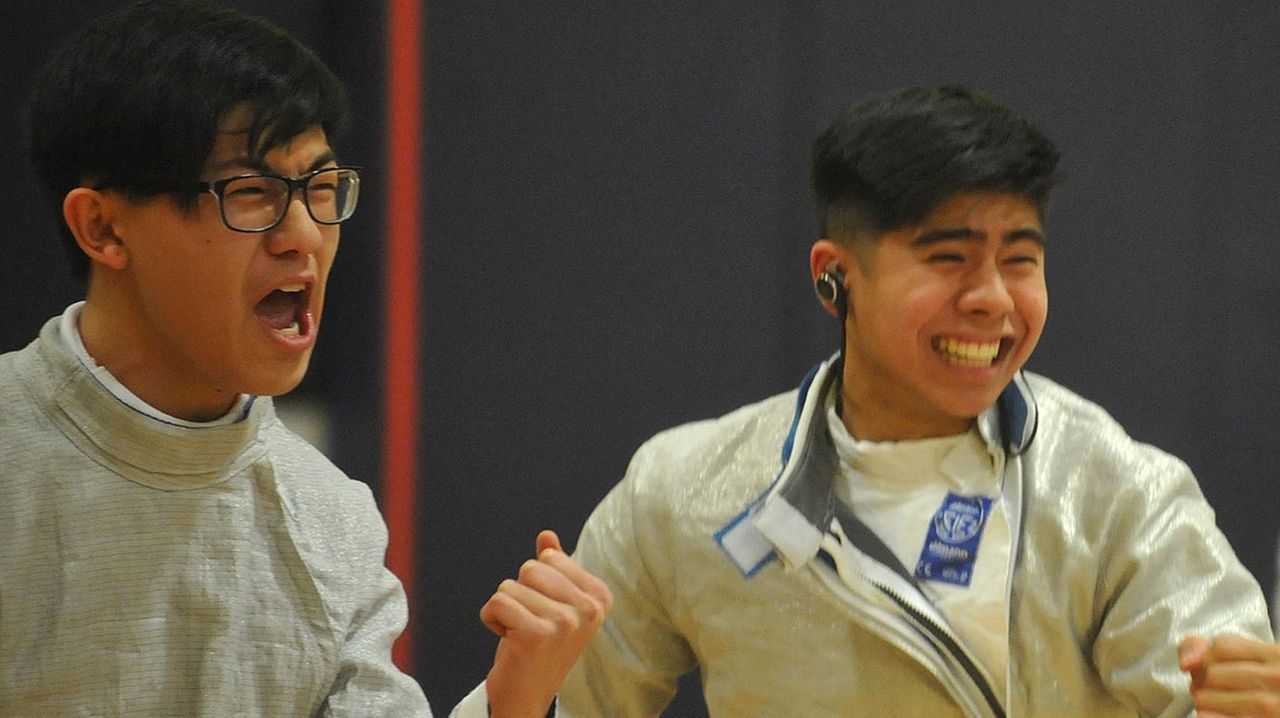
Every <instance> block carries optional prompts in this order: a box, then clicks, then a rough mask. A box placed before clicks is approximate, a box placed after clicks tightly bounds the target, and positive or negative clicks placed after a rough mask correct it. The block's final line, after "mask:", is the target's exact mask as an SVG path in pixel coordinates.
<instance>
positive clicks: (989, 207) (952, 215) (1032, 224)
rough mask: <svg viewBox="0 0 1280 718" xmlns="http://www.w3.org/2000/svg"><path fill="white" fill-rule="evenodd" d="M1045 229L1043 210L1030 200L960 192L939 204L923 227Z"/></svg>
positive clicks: (922, 222)
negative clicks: (1041, 211)
mask: <svg viewBox="0 0 1280 718" xmlns="http://www.w3.org/2000/svg"><path fill="white" fill-rule="evenodd" d="M947 225H954V226H955V227H956V228H958V229H959V228H965V227H969V228H974V229H976V228H978V226H984V227H989V228H991V229H997V228H1001V227H1006V228H1010V229H1021V228H1031V229H1042V228H1043V222H1042V218H1041V216H1040V210H1039V208H1038V207H1036V205H1034V204H1032V202H1031V201H1030V200H1028V199H1027V198H1025V197H1023V196H1021V195H1017V194H1013V193H1009V192H959V193H957V194H953V195H951V196H950V197H948V198H946V199H944V200H943V201H941V202H939V203H938V204H937V205H935V206H934V207H933V209H931V210H929V213H928V214H926V215H925V217H924V219H923V220H921V222H920V225H919V227H921V228H929V229H934V228H938V227H944V226H947Z"/></svg>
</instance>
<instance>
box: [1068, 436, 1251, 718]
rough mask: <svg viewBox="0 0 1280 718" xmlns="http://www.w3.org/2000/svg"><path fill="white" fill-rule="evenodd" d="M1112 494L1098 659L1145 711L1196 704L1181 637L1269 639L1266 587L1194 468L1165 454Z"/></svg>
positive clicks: (1178, 710)
mask: <svg viewBox="0 0 1280 718" xmlns="http://www.w3.org/2000/svg"><path fill="white" fill-rule="evenodd" d="M1135 473H1136V476H1135V477H1134V478H1135V479H1136V481H1133V482H1126V484H1125V486H1124V487H1123V488H1121V489H1119V490H1118V491H1117V492H1116V495H1115V496H1114V504H1113V506H1112V508H1111V509H1101V508H1100V509H1099V510H1100V511H1107V513H1109V514H1110V516H1109V523H1110V529H1109V530H1110V532H1111V533H1112V536H1111V539H1110V540H1109V541H1108V542H1107V548H1106V554H1105V555H1106V557H1107V558H1105V559H1104V561H1103V563H1102V568H1101V570H1100V572H1099V574H1098V586H1097V590H1098V596H1097V600H1096V601H1095V605H1096V606H1097V607H1098V608H1097V609H1096V610H1098V611H1100V612H1102V616H1101V621H1100V623H1099V624H1098V631H1097V635H1096V639H1095V640H1094V643H1093V660H1094V664H1095V666H1096V667H1097V669H1098V672H1099V675H1100V676H1101V678H1102V680H1103V681H1104V682H1106V683H1107V684H1108V687H1109V688H1110V689H1111V691H1112V692H1113V693H1114V694H1115V695H1121V696H1127V697H1129V698H1130V699H1131V700H1132V702H1133V704H1134V707H1135V708H1137V709H1138V710H1140V711H1141V712H1142V713H1143V714H1144V715H1159V716H1185V715H1189V714H1190V713H1191V711H1192V705H1191V697H1190V694H1189V691H1188V679H1187V677H1186V676H1185V675H1184V674H1182V672H1181V671H1180V670H1179V669H1178V657H1177V646H1178V643H1179V642H1180V641H1181V640H1182V639H1184V638H1186V637H1187V636H1189V635H1191V634H1199V635H1202V636H1204V637H1205V638H1208V639H1212V638H1214V637H1218V636H1225V635H1238V636H1244V637H1246V638H1252V639H1256V640H1265V641H1271V640H1273V638H1272V634H1271V628H1270V625H1269V622H1268V616H1267V607H1266V603H1265V601H1264V599H1263V595H1262V589H1261V588H1260V587H1259V585H1258V583H1257V581H1256V580H1255V579H1254V578H1253V576H1252V575H1251V574H1250V573H1249V572H1248V570H1247V569H1245V567H1244V566H1243V565H1242V564H1241V563H1240V561H1239V559H1238V558H1237V557H1236V555H1235V553H1234V552H1233V551H1232V549H1231V546H1230V545H1229V544H1228V542H1227V539H1226V537H1225V536H1224V535H1223V534H1222V532H1221V531H1220V530H1219V529H1218V527H1217V524H1216V523H1215V517H1214V512H1213V509H1212V508H1211V507H1210V506H1209V504H1208V502H1207V501H1206V500H1205V498H1204V496H1203V494H1202V493H1201V491H1200V487H1199V485H1198V484H1197V483H1196V480H1195V477H1194V476H1193V475H1192V473H1191V470H1190V469H1189V468H1188V467H1187V466H1186V464H1184V463H1183V462H1181V461H1179V460H1177V459H1175V458H1173V457H1171V456H1168V455H1164V454H1161V455H1160V456H1158V457H1156V459H1155V460H1154V461H1151V462H1145V463H1144V464H1143V465H1141V466H1140V467H1138V468H1137V469H1136V470H1135Z"/></svg>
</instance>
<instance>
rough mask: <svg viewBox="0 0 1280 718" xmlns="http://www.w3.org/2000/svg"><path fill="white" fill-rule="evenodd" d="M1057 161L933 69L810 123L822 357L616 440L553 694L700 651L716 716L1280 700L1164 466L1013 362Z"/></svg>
mask: <svg viewBox="0 0 1280 718" xmlns="http://www.w3.org/2000/svg"><path fill="white" fill-rule="evenodd" d="M1057 162H1058V151H1057V150H1056V149H1055V148H1054V146H1053V145H1052V143H1050V141H1049V140H1048V139H1046V138H1045V137H1044V136H1043V134H1042V133H1041V132H1040V131H1039V130H1038V129H1036V128H1035V127H1034V126H1032V125H1031V124H1030V123H1028V122H1027V121H1026V120H1025V119H1023V118H1022V117H1020V116H1019V115H1017V114H1016V113H1014V112H1012V111H1011V110H1009V109H1008V108H1006V107H1004V106H1002V105H1000V104H998V103H996V102H994V101H993V100H991V99H989V98H987V97H986V96H984V95H982V94H980V93H976V92H973V91H971V90H967V89H964V88H956V87H935V88H909V89H904V90H898V91H894V92H889V93H886V94H882V95H877V96H874V97H871V98H868V99H867V100H865V101H864V102H862V103H859V104H857V105H855V106H853V107H851V108H849V109H848V110H846V111H845V112H843V113H841V114H840V115H839V116H837V117H836V118H835V120H834V121H833V122H832V123H831V125H830V126H829V127H828V128H827V129H826V130H825V131H824V132H823V133H822V134H821V135H820V136H819V137H818V139H817V141H816V142H815V145H814V153H813V189H814V193H815V196H816V200H817V205H818V214H819V221H820V224H821V228H822V233H823V235H822V239H819V240H818V241H816V242H815V243H814V245H813V247H812V249H811V252H810V269H811V274H812V277H813V279H814V287H815V289H816V290H817V292H818V295H819V298H820V300H821V301H822V303H823V305H824V306H825V307H826V309H827V310H828V311H829V312H831V313H832V314H833V315H835V316H837V317H838V318H839V319H840V321H841V326H842V329H843V339H842V347H841V351H840V352H839V353H837V354H836V356H835V357H833V358H832V359H831V360H829V361H827V362H824V363H822V364H821V365H819V366H818V367H816V368H815V369H814V371H813V372H812V373H811V374H810V375H809V377H808V378H806V379H805V381H804V383H803V384H802V385H801V386H800V388H799V389H798V390H797V391H793V392H788V393H786V394H783V395H779V396H776V397H773V398H770V399H765V400H764V401H761V402H758V403H755V404H751V405H748V406H745V407H742V408H741V409H738V410H737V411H734V412H732V413H729V414H727V415H725V416H722V417H720V418H718V419H714V420H710V421H703V422H697V423H694V424H689V425H686V426H682V427H677V428H675V429H672V430H670V431H667V432H663V433H661V434H659V435H658V436H657V437H655V438H654V439H652V440H651V441H650V442H648V443H647V444H646V445H645V446H644V447H642V448H641V449H640V450H639V451H638V452H637V453H636V455H635V457H634V459H633V460H632V462H631V465H630V467H629V469H628V472H627V476H626V478H625V479H624V480H623V481H622V482H621V483H620V484H619V485H618V486H617V487H615V488H614V490H613V491H612V492H610V494H609V495H608V496H607V497H606V498H605V499H604V501H603V502H602V503H601V504H600V506H599V507H597V509H596V511H595V512H594V513H593V514H592V516H591V518H590V519H589V520H588V521H587V523H586V526H585V527H584V529H583V532H582V535H581V538H580V540H579V544H578V552H577V553H576V554H575V558H576V559H577V560H578V561H580V562H581V564H582V565H583V567H584V568H586V569H588V570H590V571H593V572H596V573H597V574H598V575H600V576H601V577H602V578H603V579H604V580H605V582H606V583H607V584H608V585H609V586H610V587H611V588H612V589H613V592H614V595H615V597H616V603H615V606H614V610H613V613H611V615H610V617H609V618H608V620H607V621H606V624H605V628H604V629H603V630H602V631H601V632H600V633H599V634H598V635H597V636H596V637H595V638H594V639H593V640H592V643H591V645H590V646H589V647H588V650H587V652H586V654H584V656H583V659H582V660H581V661H580V662H579V664H578V666H577V667H576V668H575V670H574V671H573V673H571V674H570V677H569V679H568V681H567V682H566V684H565V687H564V690H563V691H562V692H561V706H562V708H563V710H564V712H565V713H567V714H570V715H574V716H600V715H607V716H611V717H615V718H631V717H634V716H656V715H659V714H660V713H661V711H662V709H663V707H664V706H665V705H666V704H667V702H668V701H669V700H670V698H671V695H672V693H673V692H674V690H675V687H676V682H677V678H678V677H679V676H680V675H682V674H684V673H687V672H689V671H692V670H694V669H695V668H696V669H698V670H699V671H700V674H701V679H702V685H703V688H704V697H705V699H706V702H707V705H708V707H709V709H710V713H711V715H712V716H714V717H715V718H724V717H730V716H743V717H746V716H751V717H753V718H758V717H762V716H764V717H768V716H806V717H807V718H815V717H823V716H850V715H876V716H974V717H979V716H1005V715H1009V716H1053V717H1058V716H1098V717H1101V716H1133V715H1160V716H1173V715H1178V716H1185V715H1188V714H1189V713H1190V712H1191V710H1192V706H1193V702H1194V704H1195V705H1196V706H1197V707H1198V708H1199V709H1200V711H1201V713H1200V715H1202V716H1207V715H1260V716H1261V715H1276V713H1277V711H1280V695H1277V692H1276V691H1277V688H1278V687H1280V652H1278V651H1277V649H1276V647H1275V646H1274V645H1272V644H1271V643H1270V639H1271V634H1270V629H1269V627H1268V624H1267V615H1266V608H1265V604H1264V602H1263V600H1262V595H1261V592H1260V589H1259V587H1258V586H1257V584H1256V582H1255V581H1254V580H1253V578H1252V577H1251V576H1250V575H1249V574H1248V573H1247V572H1246V571H1245V569H1244V568H1243V567H1242V566H1241V565H1240V563H1239V561H1238V560H1237V559H1236V557H1235V556H1234V554H1233V553H1232V551H1231V548H1230V547H1229V546H1228V545H1227V542H1226V540H1225V539H1224V537H1223V536H1222V534H1221V533H1220V532H1219V531H1218V530H1217V528H1216V526H1215V524H1214V516H1213V513H1212V511H1211V510H1210V508H1209V507H1208V506H1207V505H1206V503H1205V501H1204V499H1203V497H1202V495H1201V493H1200V491H1199V489H1198V487H1197V485H1196V482H1195V479H1194V478H1193V477H1192V475H1191V473H1190V471H1189V470H1188V468H1187V466H1186V465H1185V464H1183V463H1182V462H1180V461H1178V460H1177V459H1176V458H1174V457H1172V456H1170V455H1168V454H1166V453H1163V452H1161V451H1160V450H1158V449H1155V448H1153V447H1150V446H1146V445H1142V444H1139V443H1137V442H1135V441H1133V440H1132V439H1130V438H1129V437H1128V436H1126V435H1125V433H1124V432H1123V430H1122V429H1121V428H1120V427H1119V426H1118V425H1116V423H1115V422H1114V421H1113V420H1112V419H1111V418H1110V417H1109V416H1108V415H1107V414H1106V413H1104V411H1103V410H1102V409H1100V408H1099V407H1098V406H1096V405H1094V404H1092V403H1090V402H1088V401H1086V400H1084V399H1082V398H1080V397H1079V396H1077V395H1075V394H1073V393H1071V392H1070V391H1069V390H1067V389H1065V388H1063V387H1061V386H1059V385H1057V384H1055V383H1053V382H1051V381H1050V380H1048V379H1045V378H1043V377H1039V376H1036V375H1033V374H1031V373H1027V372H1023V371H1022V367H1023V365H1024V363H1025V362H1026V361H1027V358H1028V357H1029V356H1030V355H1031V353H1032V351H1033V350H1034V348H1035V345H1036V343H1037V341H1038V340H1039V338H1040V334H1041V331H1042V330H1043V328H1044V323H1045V317H1046V313H1047V306H1048V302H1047V293H1046V289H1045V254H1046V246H1047V245H1049V244H1051V242H1050V241H1049V240H1048V239H1047V234H1046V231H1045V228H1044V214H1045V206H1046V202H1047V200H1048V195H1049V191H1050V189H1051V187H1052V185H1053V182H1054V180H1055V172H1056V166H1057ZM1200 636H1208V637H1212V638H1213V641H1212V643H1210V642H1209V640H1207V639H1205V638H1201V637H1200ZM1180 644H1181V645H1180ZM1180 654H1181V655H1180ZM1188 674H1190V676H1189V677H1188ZM1215 711H1216V712H1215Z"/></svg>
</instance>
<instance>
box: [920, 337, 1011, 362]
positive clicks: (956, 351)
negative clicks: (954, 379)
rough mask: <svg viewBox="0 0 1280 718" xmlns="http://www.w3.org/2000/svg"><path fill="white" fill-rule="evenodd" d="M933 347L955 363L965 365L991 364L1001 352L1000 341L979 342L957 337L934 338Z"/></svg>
mask: <svg viewBox="0 0 1280 718" xmlns="http://www.w3.org/2000/svg"><path fill="white" fill-rule="evenodd" d="M933 348H934V349H935V350H937V351H938V352H939V353H941V354H942V355H943V356H944V357H946V358H947V360H948V361H950V362H952V363H953V364H961V365H964V366H991V362H992V360H994V359H995V358H996V354H999V353H1000V342H990V343H985V344H979V343H978V342H962V341H957V340H955V339H934V340H933Z"/></svg>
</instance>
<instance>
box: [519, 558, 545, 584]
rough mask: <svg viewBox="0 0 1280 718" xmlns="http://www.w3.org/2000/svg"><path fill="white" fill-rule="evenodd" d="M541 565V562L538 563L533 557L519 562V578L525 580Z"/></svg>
mask: <svg viewBox="0 0 1280 718" xmlns="http://www.w3.org/2000/svg"><path fill="white" fill-rule="evenodd" d="M541 565H542V564H540V563H538V561H536V560H535V559H528V560H527V561H525V562H524V563H522V564H520V579H521V580H522V581H523V580H527V579H528V578H530V577H531V576H532V575H533V574H534V572H535V571H538V570H539V567H540V566H541Z"/></svg>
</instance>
